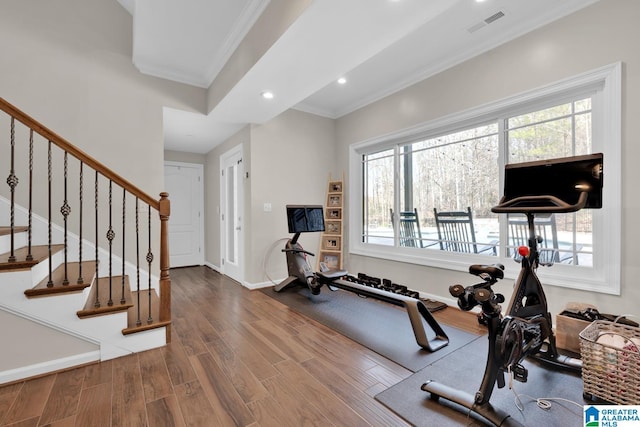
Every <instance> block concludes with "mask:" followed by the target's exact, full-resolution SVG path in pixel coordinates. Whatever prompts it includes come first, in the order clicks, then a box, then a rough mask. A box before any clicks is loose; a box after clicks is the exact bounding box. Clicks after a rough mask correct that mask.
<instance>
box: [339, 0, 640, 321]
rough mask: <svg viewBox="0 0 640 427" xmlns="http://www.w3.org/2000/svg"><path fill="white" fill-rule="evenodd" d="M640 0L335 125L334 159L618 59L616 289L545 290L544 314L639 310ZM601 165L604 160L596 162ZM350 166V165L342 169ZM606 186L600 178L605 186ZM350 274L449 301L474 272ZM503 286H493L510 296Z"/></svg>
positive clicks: (366, 262) (542, 35) (503, 50)
mask: <svg viewBox="0 0 640 427" xmlns="http://www.w3.org/2000/svg"><path fill="white" fill-rule="evenodd" d="M638 16H640V2H636V1H633V0H601V1H600V2H598V3H596V4H594V5H593V6H591V7H588V8H586V9H584V10H582V11H579V12H577V13H575V14H573V15H571V16H568V17H566V18H563V19H560V20H558V21H557V22H555V23H552V24H550V25H548V26H545V27H543V28H541V29H539V30H537V31H535V32H533V33H530V34H528V35H525V36H523V37H521V38H519V39H517V40H515V41H512V42H510V43H507V44H505V45H502V46H501V47H498V48H496V49H494V50H492V51H490V52H488V53H486V54H483V55H481V56H479V57H476V58H474V59H472V60H469V61H467V62H465V63H463V64H461V65H458V66H456V67H454V68H452V69H449V70H447V71H445V72H442V73H440V74H438V75H435V76H433V77H431V78H428V79H426V80H424V81H422V82H420V83H417V84H415V85H413V86H411V87H409V88H407V89H405V90H403V91H400V92H398V93H396V94H394V95H391V96H389V97H387V98H385V99H383V100H380V101H378V102H376V103H374V104H372V105H369V106H367V107H364V108H362V109H360V110H358V111H356V112H353V113H351V114H349V115H347V116H344V117H342V118H340V119H338V121H337V126H336V133H337V141H338V145H339V148H338V156H337V160H338V164H339V166H341V167H342V168H344V169H347V167H348V166H347V158H348V146H349V144H353V143H357V142H361V141H365V140H368V139H370V138H373V137H377V136H380V135H384V134H387V133H390V132H395V131H398V130H401V129H404V128H408V127H410V126H414V125H416V124H419V123H422V122H426V121H429V120H433V119H436V118H439V117H442V116H445V115H447V114H450V113H454V112H459V111H463V110H465V109H468V108H471V107H477V106H480V105H482V104H485V103H488V102H491V101H496V100H500V99H502V98H505V97H507V96H510V95H514V94H517V93H520V92H523V91H526V90H530V89H533V88H536V87H539V86H543V85H545V84H549V83H552V82H555V81H558V80H561V79H563V78H566V77H569V76H573V75H576V74H579V73H582V72H585V71H588V70H591V69H595V68H598V67H601V66H604V65H608V64H612V63H614V62H617V61H622V62H623V93H624V94H623V106H622V111H623V117H622V122H623V123H622V126H623V128H622V145H623V147H622V157H623V165H622V181H623V188H622V200H623V206H622V212H623V215H622V216H623V218H622V220H623V224H622V229H623V230H624V231H623V237H622V284H621V289H622V295H621V296H610V295H600V294H588V293H584V292H578V291H571V290H567V289H565V288H559V287H552V286H547V287H546V292H547V298H548V300H549V303H550V305H551V311H552V313H557V312H559V311H561V310H562V309H563V308H564V306H565V304H566V303H567V302H569V301H584V302H589V303H593V304H595V305H596V306H597V307H599V309H600V310H601V311H603V312H610V313H635V314H640V309H639V308H638V306H637V301H639V300H640V287H639V286H638V285H637V283H636V282H637V277H638V273H640V271H639V270H640V268H639V266H638V263H637V262H636V261H635V257H636V254H635V252H636V251H635V250H634V246H635V244H636V241H637V240H638V239H639V238H640V224H638V222H637V220H636V219H635V217H636V215H634V213H635V212H637V211H638V207H639V204H640V200H638V197H637V191H636V190H635V189H634V188H633V184H632V183H633V182H636V181H637V180H638V178H639V172H638V170H637V167H636V166H635V162H636V161H637V159H638V158H639V151H640V148H639V147H640V146H639V145H638V144H636V143H635V138H636V136H637V135H639V134H640V122H639V121H638V120H637V119H636V118H637V117H638V115H639V114H640V51H639V50H638V48H637V40H638V39H639V37H640V27H638V25H637V17H638ZM605 167H606V166H605ZM351 172H353V171H351ZM605 185H606V183H605ZM347 267H348V268H349V270H350V271H351V272H357V271H362V272H366V273H368V274H371V275H374V276H375V275H380V276H385V277H389V278H391V279H393V280H395V281H397V282H399V283H404V284H407V285H409V286H410V287H413V288H415V289H418V290H421V291H424V292H427V293H429V294H432V295H434V296H438V297H442V298H450V296H449V294H448V287H449V285H451V284H454V283H463V284H470V283H473V277H472V276H470V275H468V274H462V273H456V272H451V271H447V270H442V269H436V268H428V267H424V266H417V265H412V264H406V263H399V262H393V261H383V260H379V259H372V258H367V257H362V256H350V257H349V258H348V261H347ZM510 286H511V285H510V284H508V283H505V284H504V285H503V286H502V287H501V289H500V290H501V291H503V292H504V293H505V294H507V295H510Z"/></svg>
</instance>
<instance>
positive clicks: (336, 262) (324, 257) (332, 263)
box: [320, 252, 340, 269]
mask: <svg viewBox="0 0 640 427" xmlns="http://www.w3.org/2000/svg"><path fill="white" fill-rule="evenodd" d="M320 262H321V263H324V264H325V265H326V266H327V267H328V268H332V269H338V268H340V257H339V256H338V255H337V254H331V253H327V252H321V253H320Z"/></svg>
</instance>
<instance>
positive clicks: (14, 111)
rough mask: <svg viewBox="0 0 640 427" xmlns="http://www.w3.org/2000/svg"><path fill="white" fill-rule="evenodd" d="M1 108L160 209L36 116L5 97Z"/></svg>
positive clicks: (156, 204) (150, 198)
mask: <svg viewBox="0 0 640 427" xmlns="http://www.w3.org/2000/svg"><path fill="white" fill-rule="evenodd" d="M0 110H2V111H4V112H5V113H7V114H9V116H11V117H14V118H15V119H16V120H18V121H19V122H20V123H22V124H24V125H25V126H27V127H28V128H30V129H33V131H34V132H36V133H38V134H39V135H41V136H42V137H44V138H46V139H47V140H49V141H51V142H52V143H53V144H55V145H57V146H58V147H60V148H61V149H62V150H64V151H66V152H67V153H69V154H71V155H72V156H74V157H75V158H77V159H78V160H80V161H82V162H83V163H84V164H85V165H87V166H89V167H91V168H92V169H93V170H95V171H97V172H98V173H100V174H101V175H103V176H104V177H106V178H108V179H110V180H111V181H113V182H114V183H116V184H118V185H119V186H120V187H122V188H126V189H127V191H129V192H130V193H131V194H133V195H134V196H136V197H138V198H139V199H140V200H143V201H144V202H146V203H147V204H149V205H150V206H151V207H153V208H154V209H156V210H159V209H160V206H159V200H156V199H155V198H153V197H151V196H150V195H148V194H147V193H145V192H144V191H142V190H141V189H139V188H138V187H136V186H135V185H133V184H132V183H131V182H129V181H127V180H126V179H124V178H122V177H121V176H120V175H118V174H117V173H115V172H114V171H112V170H111V169H109V168H108V167H107V166H105V165H103V164H102V163H100V162H98V161H97V160H95V159H94V158H92V157H91V156H89V155H88V154H86V153H85V152H84V151H82V150H80V149H79V148H77V147H76V146H74V145H72V144H71V143H70V142H69V141H67V140H66V139H64V138H63V137H61V136H60V135H58V134H57V133H55V132H54V131H52V130H51V129H49V128H47V127H46V126H44V125H42V124H41V123H40V122H38V121H37V120H35V119H34V118H32V117H31V116H29V115H28V114H26V113H25V112H23V111H21V110H19V109H18V108H16V107H15V106H13V105H12V104H10V103H9V102H7V101H6V100H5V99H4V98H0Z"/></svg>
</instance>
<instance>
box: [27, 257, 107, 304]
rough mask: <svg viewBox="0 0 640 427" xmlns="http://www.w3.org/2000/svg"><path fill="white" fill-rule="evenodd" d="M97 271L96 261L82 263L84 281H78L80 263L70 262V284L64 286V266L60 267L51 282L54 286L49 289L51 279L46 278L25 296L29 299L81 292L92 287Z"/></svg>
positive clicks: (68, 274)
mask: <svg viewBox="0 0 640 427" xmlns="http://www.w3.org/2000/svg"><path fill="white" fill-rule="evenodd" d="M95 271H96V262H95V261H82V275H83V280H81V281H78V278H79V277H78V276H79V274H80V263H79V262H69V263H67V278H68V280H69V283H68V284H66V285H64V284H63V281H64V264H62V265H60V266H58V268H56V269H55V270H54V271H53V272H52V274H51V281H52V282H53V286H51V287H48V286H47V284H48V283H49V277H45V278H44V279H43V280H42V281H41V282H40V283H38V284H37V285H36V286H35V287H33V288H32V289H27V290H26V291H24V294H25V295H26V296H27V297H35V296H43V295H53V294H60V293H70V292H80V291H82V290H83V289H85V288H86V287H88V286H91V281H92V279H93V276H94V275H95Z"/></svg>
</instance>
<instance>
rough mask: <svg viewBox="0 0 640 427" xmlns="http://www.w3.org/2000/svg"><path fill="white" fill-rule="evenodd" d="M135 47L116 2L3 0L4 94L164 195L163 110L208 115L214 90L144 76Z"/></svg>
mask: <svg viewBox="0 0 640 427" xmlns="http://www.w3.org/2000/svg"><path fill="white" fill-rule="evenodd" d="M131 47H132V18H131V15H130V14H129V13H128V12H127V11H126V10H125V9H124V8H122V7H121V6H120V5H119V4H118V2H116V1H103V0H87V1H81V2H78V1H73V0H57V1H55V2H41V1H37V0H8V1H3V2H2V6H1V12H0V51H1V52H2V55H0V70H1V78H0V96H1V97H2V98H4V99H6V100H7V101H9V102H11V103H12V104H14V105H16V106H17V107H18V108H20V109H22V110H24V111H25V112H27V114H30V115H31V116H33V117H34V118H35V119H36V120H39V121H40V122H42V123H43V124H44V125H45V126H47V127H49V128H51V129H52V130H53V131H55V132H56V133H58V134H59V135H61V136H62V137H63V138H66V139H67V140H69V141H70V142H71V143H72V144H74V145H77V146H78V147H79V148H80V149H81V150H83V151H85V152H86V153H87V154H89V155H91V156H93V157H94V158H96V159H98V160H99V161H101V162H102V163H104V164H106V166H108V167H109V168H111V169H113V170H115V172H117V173H119V174H120V175H122V176H123V177H124V178H125V179H127V180H129V181H130V182H132V183H134V184H135V185H137V186H138V187H140V188H141V189H142V190H143V191H146V192H147V193H148V194H150V195H152V196H154V197H156V196H158V194H159V193H160V192H161V191H163V186H164V179H163V175H164V172H163V160H164V148H163V135H162V107H163V106H169V107H172V108H182V109H186V110H190V111H198V112H203V111H204V104H205V96H206V93H205V90H204V89H200V88H193V87H190V86H187V85H182V84H177V83H171V82H168V81H165V80H161V79H158V78H153V77H147V76H144V75H142V74H140V73H139V72H138V71H137V69H136V68H135V67H134V65H133V64H132V62H131ZM5 135H6V136H5ZM0 138H2V140H3V141H4V139H5V138H8V131H7V132H6V134H5V133H4V129H3V133H2V134H0Z"/></svg>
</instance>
